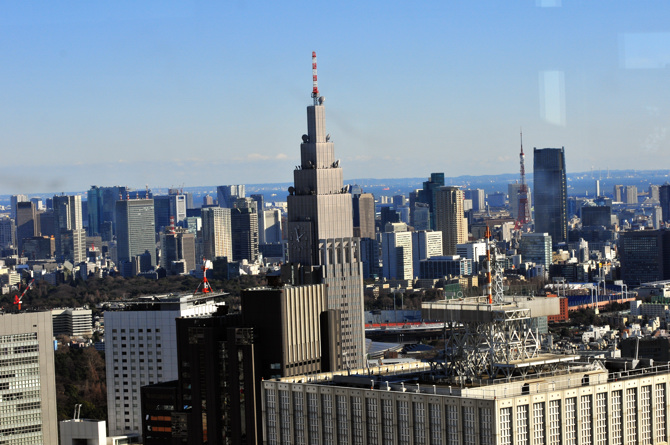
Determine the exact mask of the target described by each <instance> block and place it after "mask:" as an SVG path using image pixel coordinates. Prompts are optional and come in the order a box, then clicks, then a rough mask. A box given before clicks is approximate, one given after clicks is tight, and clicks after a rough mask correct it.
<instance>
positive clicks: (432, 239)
mask: <svg viewBox="0 0 670 445" xmlns="http://www.w3.org/2000/svg"><path fill="white" fill-rule="evenodd" d="M434 256H442V232H438V231H433V230H429V231H426V230H420V231H418V232H417V231H415V232H412V261H413V262H414V264H413V269H414V277H418V276H419V267H420V264H421V263H420V262H421V260H425V259H428V258H431V257H434Z"/></svg>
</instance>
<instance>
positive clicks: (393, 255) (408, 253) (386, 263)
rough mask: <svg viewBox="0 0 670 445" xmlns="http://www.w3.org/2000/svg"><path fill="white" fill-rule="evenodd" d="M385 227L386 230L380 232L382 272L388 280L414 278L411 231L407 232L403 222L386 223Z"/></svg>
mask: <svg viewBox="0 0 670 445" xmlns="http://www.w3.org/2000/svg"><path fill="white" fill-rule="evenodd" d="M386 227H387V229H386V232H384V233H382V234H381V235H382V274H383V275H384V278H386V279H388V280H411V279H413V278H414V262H413V261H412V232H407V225H405V224H404V223H395V224H387V226H386ZM389 227H390V229H389ZM403 228H404V230H403Z"/></svg>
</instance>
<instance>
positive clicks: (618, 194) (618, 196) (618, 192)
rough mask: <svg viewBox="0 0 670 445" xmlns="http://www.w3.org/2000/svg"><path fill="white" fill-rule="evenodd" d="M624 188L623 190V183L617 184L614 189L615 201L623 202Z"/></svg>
mask: <svg viewBox="0 0 670 445" xmlns="http://www.w3.org/2000/svg"><path fill="white" fill-rule="evenodd" d="M622 190H623V185H620V184H615V185H614V188H613V191H612V196H613V199H614V202H622V201H623V195H622Z"/></svg>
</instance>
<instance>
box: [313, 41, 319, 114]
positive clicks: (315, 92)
mask: <svg viewBox="0 0 670 445" xmlns="http://www.w3.org/2000/svg"><path fill="white" fill-rule="evenodd" d="M312 99H314V105H319V85H318V82H317V81H316V51H312Z"/></svg>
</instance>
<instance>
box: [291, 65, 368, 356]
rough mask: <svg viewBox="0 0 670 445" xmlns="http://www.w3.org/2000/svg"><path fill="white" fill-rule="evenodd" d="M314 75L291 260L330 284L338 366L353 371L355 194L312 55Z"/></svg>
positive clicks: (360, 329)
mask: <svg viewBox="0 0 670 445" xmlns="http://www.w3.org/2000/svg"><path fill="white" fill-rule="evenodd" d="M312 71H313V74H312V75H313V89H312V98H313V101H314V102H313V104H312V105H310V106H308V107H307V134H304V135H303V136H302V143H301V144H300V165H299V166H298V167H296V169H295V171H294V172H293V179H294V186H293V187H289V196H288V236H289V243H288V245H289V261H290V262H291V263H293V264H294V265H295V264H300V266H301V268H303V269H304V270H308V271H309V275H310V276H311V277H312V279H313V280H314V279H316V280H320V281H321V282H322V283H325V284H326V285H327V302H328V309H330V310H334V311H336V312H337V313H338V314H339V326H338V330H339V331H340V332H341V342H340V345H339V348H338V349H339V350H340V351H341V352H340V353H339V355H340V356H339V357H338V359H337V364H336V367H338V368H340V369H342V368H344V369H346V368H349V369H353V368H358V367H362V366H363V364H364V360H365V328H364V324H363V323H364V322H363V264H362V263H361V260H360V246H359V239H358V238H354V236H353V233H354V230H353V217H352V205H351V194H350V193H348V191H347V189H346V188H345V187H344V180H343V176H342V168H340V161H339V160H337V159H335V152H334V144H333V142H332V141H331V140H330V135H329V134H327V133H326V114H325V107H324V105H323V103H324V97H323V96H321V95H320V94H319V89H318V86H317V77H316V53H312ZM300 281H301V280H300V279H299V278H298V279H296V280H294V283H296V284H300Z"/></svg>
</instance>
